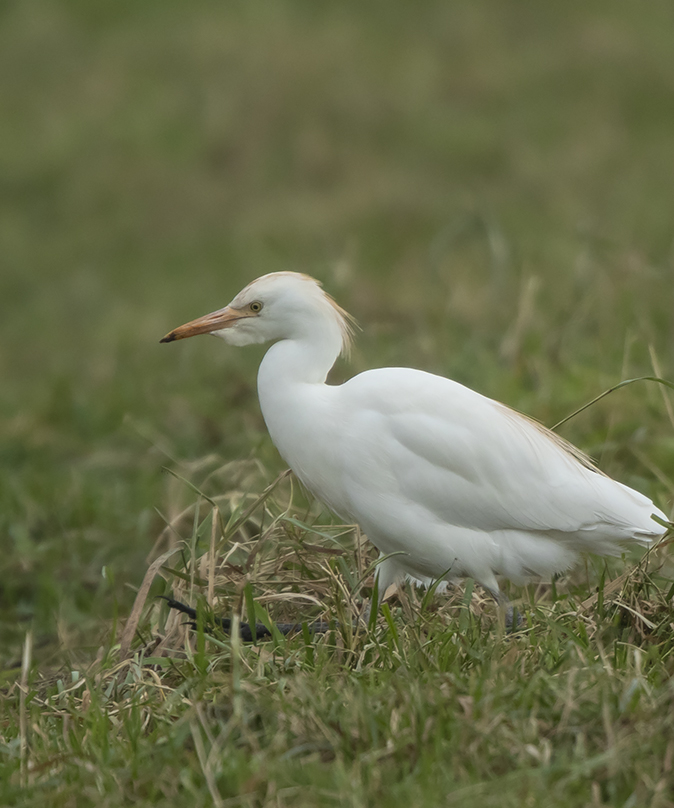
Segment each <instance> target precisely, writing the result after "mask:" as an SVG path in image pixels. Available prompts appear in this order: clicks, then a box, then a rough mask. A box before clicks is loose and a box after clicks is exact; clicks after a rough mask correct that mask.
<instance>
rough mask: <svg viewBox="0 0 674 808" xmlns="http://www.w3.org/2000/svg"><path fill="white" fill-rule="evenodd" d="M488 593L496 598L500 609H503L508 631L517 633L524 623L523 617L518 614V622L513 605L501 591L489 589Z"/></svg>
mask: <svg viewBox="0 0 674 808" xmlns="http://www.w3.org/2000/svg"><path fill="white" fill-rule="evenodd" d="M488 592H489V594H490V595H491V596H492V597H493V598H494V600H495V601H496V603H497V604H498V606H499V608H501V609H503V613H504V616H505V628H506V631H507V632H508V633H510V632H512V631H517V629H518V628H520V626H521V625H522V623H523V622H524V621H523V619H522V615H521V614H520V613H519V612H517V620H515V610H514V609H513V606H512V603H511V602H510V601H509V600H508V598H507V596H506V595H504V594H503V592H501V591H500V590H499V589H489V590H488Z"/></svg>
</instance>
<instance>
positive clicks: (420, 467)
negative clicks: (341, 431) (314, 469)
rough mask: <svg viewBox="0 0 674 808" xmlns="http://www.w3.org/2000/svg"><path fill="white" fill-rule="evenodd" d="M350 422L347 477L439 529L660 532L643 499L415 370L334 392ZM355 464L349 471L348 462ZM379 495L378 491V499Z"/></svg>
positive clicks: (479, 401) (546, 437) (546, 439)
mask: <svg viewBox="0 0 674 808" xmlns="http://www.w3.org/2000/svg"><path fill="white" fill-rule="evenodd" d="M343 389H344V392H345V394H346V396H347V398H348V399H349V400H348V404H349V408H348V409H349V411H350V412H352V413H354V415H353V418H352V421H351V425H352V426H351V429H350V430H347V434H348V435H349V439H347V440H346V441H344V446H343V451H344V452H345V457H346V455H347V454H348V456H349V457H350V469H349V473H350V474H351V475H353V469H354V465H357V466H358V472H357V476H358V484H359V485H360V486H364V487H366V488H367V487H368V486H369V488H370V489H371V490H372V492H373V495H376V494H378V495H379V496H383V495H384V494H385V493H387V494H393V495H396V496H398V497H403V498H405V499H406V500H408V501H409V502H411V503H414V504H415V505H416V506H421V507H423V508H424V509H425V510H426V511H427V512H429V513H430V514H432V515H433V516H434V517H435V518H437V519H438V520H440V521H443V522H446V523H448V524H453V525H458V526H466V527H470V528H473V529H476V530H484V531H487V532H491V531H498V530H524V531H537V532H539V531H555V532H560V533H562V534H574V533H577V532H578V531H597V532H598V533H603V532H606V531H608V535H607V537H606V538H607V539H608V538H609V536H610V535H612V538H613V540H615V539H619V538H621V537H622V536H623V534H624V538H629V537H630V536H632V535H634V534H643V535H649V534H652V535H657V534H658V533H660V532H662V531H661V530H660V529H659V527H658V525H657V524H656V523H655V522H653V521H652V520H651V519H650V514H651V513H654V512H655V513H660V512H659V511H657V509H656V508H655V507H654V506H653V504H652V503H651V502H650V500H648V499H647V498H646V497H644V496H643V495H641V494H639V493H637V492H636V491H633V490H632V489H630V488H627V487H626V486H624V485H622V484H621V483H618V482H616V481H614V480H612V479H610V478H609V477H607V476H605V475H604V474H602V473H601V472H599V471H598V470H597V469H595V468H594V467H593V466H592V464H591V462H590V461H589V460H588V459H587V458H586V457H585V456H584V455H583V454H582V453H581V452H580V451H579V450H577V449H575V447H572V446H570V445H569V444H567V443H566V442H565V441H563V440H561V439H560V438H558V437H557V436H556V435H554V434H553V433H550V432H549V431H548V430H546V429H545V428H544V427H542V426H541V425H539V424H537V423H535V422H533V421H531V420H530V419H528V418H527V417H525V416H522V415H520V414H519V413H516V412H515V411H513V410H510V409H509V408H507V407H505V406H504V405H502V404H499V403H497V402H495V401H492V400H491V399H488V398H486V397H484V396H481V395H480V394H479V393H476V392H474V391H472V390H470V389H468V388H466V387H464V386H463V385H460V384H458V383H456V382H452V381H450V380H448V379H444V378H442V377H439V376H434V375H431V374H428V373H423V372H421V371H414V370H409V369H405V368H390V369H383V370H379V371H368V372H366V373H363V374H360V376H356V377H354V379H352V380H351V381H350V382H348V383H347V384H346V385H343ZM356 457H359V458H360V462H359V463H357V464H354V459H355V458H356ZM384 489H386V490H384Z"/></svg>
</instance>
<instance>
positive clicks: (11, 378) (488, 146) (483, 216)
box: [0, 0, 674, 664]
mask: <svg viewBox="0 0 674 808" xmlns="http://www.w3.org/2000/svg"><path fill="white" fill-rule="evenodd" d="M673 23H674V8H673V7H672V4H671V3H669V2H665V1H664V0H660V1H658V0H652V2H649V3H648V4H641V3H635V2H627V0H611V2H598V1H595V2H575V1H574V0H569V1H568V2H563V3H561V2H548V3H536V2H529V1H528V0H477V1H476V0H454V2H446V0H443V1H442V2H441V1H440V0H437V1H436V2H433V1H432V0H424V2H417V3H406V2H402V1H400V2H388V3H384V2H348V1H347V2H340V3H316V2H311V1H310V0H292V1H291V0H284V1H283V2H274V3H261V2H258V1H253V2H251V1H250V0H245V2H244V0H234V1H233V2H226V3H223V2H215V0H193V2H190V3H182V2H175V0H134V1H133V2H131V0H115V2H110V1H109V0H100V1H99V2H91V0H64V2H48V1H47V0H21V2H6V3H4V4H3V5H2V8H1V11H0V69H1V74H2V76H3V80H2V82H0V172H1V178H0V179H1V189H0V194H1V195H0V206H1V208H0V242H1V250H0V261H1V269H0V273H1V274H0V307H1V316H0V329H1V335H0V374H1V376H0V378H1V379H2V384H1V387H0V417H1V421H0V537H1V539H0V541H1V542H2V553H1V554H0V614H1V616H2V624H3V628H2V636H1V637H0V641H1V650H0V655H1V656H2V661H4V662H5V663H10V664H11V662H13V661H15V660H16V658H17V655H18V649H19V643H20V640H21V637H22V636H23V633H24V632H25V629H26V627H27V626H28V625H29V624H31V623H32V624H34V625H35V628H36V635H37V642H38V648H37V651H36V653H37V654H38V655H39V654H42V655H43V657H48V655H49V653H50V652H51V650H50V649H52V648H56V647H57V645H60V647H70V648H76V649H77V648H84V649H86V648H87V647H88V645H91V646H93V647H95V646H96V644H97V643H98V642H99V641H100V638H101V637H102V636H104V635H105V633H106V632H107V631H108V630H109V625H110V621H111V620H112V618H113V615H114V614H115V613H116V611H117V610H119V611H120V612H121V613H122V614H125V613H126V611H127V610H128V606H129V604H130V602H131V600H132V597H133V590H132V587H133V586H137V585H138V584H139V582H140V580H141V578H142V575H143V572H144V570H145V566H146V564H145V558H146V556H147V554H148V552H149V551H150V550H151V548H152V545H153V543H154V540H155V538H156V536H157V534H158V532H159V530H160V529H161V527H162V525H163V521H162V518H161V516H160V514H159V513H158V512H157V510H160V511H161V510H162V509H164V510H166V509H167V508H170V507H171V502H170V491H169V488H168V487H167V475H166V474H165V473H164V472H163V471H162V469H163V467H164V466H166V465H169V466H171V467H172V468H174V469H177V470H179V471H180V470H181V469H182V470H183V473H186V472H185V470H186V469H187V470H189V468H190V464H192V463H195V462H197V461H198V460H199V458H201V457H203V456H205V455H207V454H211V453H216V454H218V455H220V456H221V457H222V458H223V459H225V460H226V459H236V458H245V457H249V456H251V455H252V454H254V455H256V456H258V457H260V458H262V460H263V461H264V462H265V463H266V464H267V465H268V467H269V469H270V474H271V473H273V472H274V471H275V470H277V469H279V468H281V467H282V464H281V461H280V460H279V459H278V457H277V456H276V455H275V453H274V450H273V447H271V445H270V442H269V439H268V438H267V436H266V434H265V430H264V425H263V423H262V420H261V417H260V415H259V411H258V408H257V400H256V394H255V372H256V366H257V361H258V359H259V357H260V356H261V349H260V350H258V349H255V348H254V349H247V350H241V351H237V350H236V349H232V348H227V347H226V346H224V345H223V344H222V343H220V341H216V340H208V339H205V338H204V339H199V340H191V341H189V342H188V343H184V344H183V343H181V344H178V345H171V346H167V345H160V344H159V338H160V337H161V336H162V335H163V334H164V333H166V332H167V331H168V330H169V329H171V328H172V327H174V326H176V325H178V324H180V323H182V322H184V321H186V320H188V319H192V318H193V317H196V316H198V315H200V314H203V313H206V312H207V311H210V310H212V309H214V308H218V307H220V306H222V305H224V304H225V303H227V302H228V301H229V300H230V299H231V298H232V297H233V296H234V294H235V293H236V292H237V291H238V290H239V289H240V288H241V287H242V286H243V285H245V284H246V283H247V282H249V281H250V280H252V279H253V278H254V277H256V276H258V275H261V274H263V273H266V272H272V271H276V270H286V269H292V270H298V271H302V272H307V273H309V274H312V275H314V276H316V277H319V278H320V279H322V280H323V281H324V283H325V285H326V288H327V289H328V291H330V292H331V293H332V294H333V295H335V296H336V297H337V298H338V300H339V302H340V303H341V304H342V305H344V306H345V307H346V308H347V309H349V310H350V311H351V312H352V313H353V314H354V315H355V316H356V317H357V318H358V319H359V321H360V322H361V324H362V326H363V332H362V334H360V336H359V339H358V342H357V348H356V352H355V354H354V356H353V358H352V361H351V364H350V365H346V364H344V363H342V364H340V366H339V367H338V368H337V369H336V371H335V376H334V378H335V379H336V380H339V379H340V378H344V377H345V376H347V375H348V374H350V373H352V372H355V371H358V370H362V369H365V368H367V367H372V366H377V365H393V364H399V365H413V366H417V367H422V368H425V369H428V370H431V371H434V372H438V373H442V374H446V375H451V376H452V377H454V378H456V379H458V380H459V381H462V382H464V383H466V384H469V385H470V386H472V387H475V388H476V389H478V390H480V391H481V392H484V393H486V394H488V395H491V396H494V397H496V398H499V399H501V400H504V401H506V402H507V403H509V404H510V405H512V406H514V407H517V408H519V409H522V410H524V411H526V412H528V413H529V414H531V415H534V416H535V417H537V418H539V419H541V420H543V421H544V422H545V423H548V424H552V423H554V422H555V421H556V420H558V419H559V418H561V417H563V416H564V415H566V414H568V413H569V412H571V411H572V410H573V409H575V408H576V407H577V406H579V405H581V404H582V403H584V402H585V401H587V400H589V399H590V398H592V397H593V396H594V395H596V394H597V393H599V392H601V390H602V389H604V388H605V387H608V386H609V385H611V384H613V383H615V382H616V381H618V380H620V378H627V377H630V376H637V375H641V374H644V373H650V372H652V370H653V357H656V359H657V361H658V362H659V365H660V367H661V370H662V373H663V375H665V376H669V377H670V378H671V376H672V360H673V358H674V357H673V355H672V354H673V345H674V324H673V318H672V311H673V310H674V285H673V283H672V280H673V278H672V274H673V266H672V264H673V261H674V250H673V247H674V225H673V220H672V211H673V209H674V208H673V202H674V182H673V177H672V174H673V169H674V136H673V134H674V25H673ZM563 433H564V435H565V436H566V437H569V438H570V439H572V440H573V441H575V442H577V443H579V444H580V445H581V446H582V447H583V448H584V449H586V450H587V451H589V452H591V453H593V455H594V456H595V457H597V458H598V459H600V461H601V465H602V467H603V468H604V469H605V470H606V471H608V472H609V473H611V474H614V475H616V476H618V477H619V478H620V479H621V480H623V481H625V482H627V483H629V484H631V485H634V486H636V487H638V488H640V489H641V490H642V491H645V492H646V493H648V494H650V495H651V496H653V497H655V498H656V500H657V501H658V503H659V504H660V505H661V506H662V507H664V508H665V509H666V510H668V511H669V509H670V508H671V498H672V489H673V485H672V482H671V481H672V480H673V479H674V439H673V434H674V425H673V424H672V423H671V422H670V420H669V417H668V413H667V410H666V407H665V403H664V401H663V397H662V393H661V390H660V389H658V388H657V387H655V386H651V387H649V386H647V385H635V386H633V387H631V388H628V389H626V390H623V391H620V392H619V393H617V394H615V395H614V396H612V397H609V398H608V399H606V400H604V401H603V402H602V403H601V404H599V405H598V406H596V407H594V408H592V409H591V410H590V411H588V412H586V413H584V414H583V415H582V416H580V417H579V418H577V419H575V420H574V421H572V422H571V423H569V424H568V425H566V426H565V427H564V429H563ZM103 570H105V574H103Z"/></svg>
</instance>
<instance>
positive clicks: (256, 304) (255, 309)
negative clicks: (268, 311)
mask: <svg viewBox="0 0 674 808" xmlns="http://www.w3.org/2000/svg"><path fill="white" fill-rule="evenodd" d="M249 308H250V310H251V311H252V312H255V314H257V313H258V311H262V303H260V301H259V300H254V301H253V302H252V303H251V304H250V306H249Z"/></svg>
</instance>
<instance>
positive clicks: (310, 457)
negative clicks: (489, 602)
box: [161, 272, 666, 599]
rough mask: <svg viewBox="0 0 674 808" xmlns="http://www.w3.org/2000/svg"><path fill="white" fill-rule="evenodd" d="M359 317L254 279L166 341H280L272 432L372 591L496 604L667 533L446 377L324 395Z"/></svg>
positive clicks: (417, 377) (400, 375) (292, 281)
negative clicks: (399, 590) (588, 559)
mask: <svg viewBox="0 0 674 808" xmlns="http://www.w3.org/2000/svg"><path fill="white" fill-rule="evenodd" d="M351 325H352V320H351V318H350V317H349V315H348V314H347V313H346V312H345V311H344V310H343V309H341V308H340V307H339V306H338V305H337V303H335V301H334V300H333V299H332V298H331V297H330V296H329V295H327V294H326V293H325V292H324V291H323V289H322V288H321V285H320V284H319V283H318V282H317V281H316V280H314V279H313V278H310V277H308V276H307V275H301V274H298V273H295V272H276V273H272V274H270V275H264V276H263V277H261V278H258V279H257V280H254V281H253V282H252V283H250V284H249V285H248V286H246V288H245V289H244V290H243V291H241V292H239V294H238V295H237V296H236V297H235V298H234V300H233V301H232V302H231V303H230V304H229V306H226V307H225V308H223V309H219V310H218V311H215V312H213V313H212V314H207V315H205V316H204V317H200V318H199V319H197V320H193V321H192V322H189V323H187V324H185V325H182V326H180V327H179V328H176V329H175V330H174V331H171V332H170V333H169V334H167V335H166V336H165V337H164V338H163V339H162V340H161V341H162V342H172V341H173V340H178V339H184V338H185V337H191V336H193V335H195V334H213V335H215V336H217V337H221V338H222V339H224V340H225V342H227V343H229V344H230V345H249V344H252V343H261V342H273V343H274V344H273V345H272V346H271V347H270V348H269V350H268V351H267V353H266V354H265V356H264V358H263V360H262V363H261V364H260V368H259V372H258V377H257V385H258V395H259V399H260V407H261V409H262V415H263V416H264V420H265V423H266V425H267V428H268V430H269V434H270V435H271V438H272V440H273V442H274V444H275V445H276V447H277V449H278V450H279V452H280V453H281V455H282V457H283V458H284V460H285V461H286V462H287V463H288V465H289V466H290V467H291V469H292V470H293V472H294V473H295V475H296V476H297V477H298V478H299V480H300V481H301V482H302V483H303V484H304V486H306V488H307V489H308V490H309V491H311V492H312V493H313V494H314V495H315V496H316V497H318V499H320V500H322V501H323V502H324V503H325V504H326V505H327V506H328V507H329V508H330V509H331V510H332V511H334V513H336V514H337V515H338V516H340V517H341V518H342V519H344V520H347V521H349V522H356V523H358V524H359V525H360V527H361V528H362V529H363V531H364V532H365V534H366V535H367V536H368V538H369V539H370V541H371V542H372V543H373V544H374V545H375V547H376V548H377V549H378V550H379V552H380V554H381V555H382V557H383V560H382V561H381V563H380V564H379V565H378V567H377V575H378V588H379V593H380V594H383V593H384V592H385V591H386V589H387V588H388V587H389V585H390V584H392V583H397V582H399V581H400V580H401V579H402V578H404V577H405V576H407V577H408V578H410V579H412V580H414V581H417V582H420V583H422V584H425V585H428V584H429V583H430V582H431V581H436V580H438V579H443V580H446V581H454V580H456V579H458V578H463V577H470V578H473V579H474V580H475V581H477V582H478V583H480V584H481V585H482V586H483V587H485V588H486V589H487V590H489V591H490V592H491V593H492V594H493V595H494V597H496V598H497V599H498V598H499V586H498V583H497V576H503V577H505V578H508V579H510V580H512V581H514V582H518V583H519V582H523V581H524V580H526V579H528V578H529V577H531V576H548V575H550V574H552V573H556V572H561V571H563V570H566V569H568V568H569V567H570V566H571V565H572V564H573V562H574V561H575V560H576V558H577V557H578V554H579V553H580V552H583V551H586V552H591V553H597V554H599V555H614V554H618V553H619V552H620V547H621V544H622V543H624V542H628V541H636V542H639V543H641V544H645V545H648V544H650V543H651V542H652V541H653V540H654V539H656V538H657V537H659V536H661V535H662V534H663V533H664V532H665V528H664V527H662V526H661V525H660V524H658V523H657V522H656V521H655V520H654V519H652V518H651V517H652V516H653V515H655V516H657V517H659V518H660V519H663V520H665V519H666V517H665V515H664V513H663V512H662V511H661V510H659V509H658V508H656V507H655V505H654V504H653V503H652V502H651V500H650V499H648V497H645V496H643V495H642V494H640V493H638V492H637V491H634V490H632V489H631V488H628V487H627V486H626V485H623V484H622V483H619V482H616V481H615V480H612V479H611V478H610V477H608V476H606V475H605V474H603V473H602V472H601V471H599V470H598V469H597V468H595V466H594V465H593V464H592V463H591V461H590V460H589V459H588V458H587V457H586V456H585V455H584V454H583V453H582V452H581V451H579V450H578V449H576V448H575V447H574V446H572V445H571V444H569V443H567V442H566V441H564V440H563V439H562V438H560V437H558V436H557V435H555V434H554V433H553V432H550V431H549V430H548V429H546V428H545V427H543V426H542V425H540V424H539V423H537V422H536V421H533V420H531V419H529V418H527V417H526V416H524V415H521V414H520V413H518V412H515V411H514V410H512V409H510V408H509V407H507V406H505V405H504V404H500V403H498V402H497V401H493V400H492V399H489V398H486V397H485V396H482V395H480V394H479V393H476V392H475V391H473V390H470V389H468V388H467V387H464V386H463V385H461V384H458V383H457V382H455V381H451V380H450V379H445V378H442V377H440V376H434V375H432V374H431V373H425V372H424V371H421V370H413V369H411V368H380V369H377V370H368V371H365V372H364V373H360V374H358V375H357V376H354V377H353V378H352V379H349V381H347V382H345V383H344V384H341V385H330V384H326V382H325V380H326V376H327V374H328V372H329V370H330V368H331V367H332V366H333V364H334V362H335V360H336V359H337V357H338V356H339V355H340V353H342V352H343V351H344V350H345V348H347V347H348V345H349V342H350V338H351V332H352V328H351Z"/></svg>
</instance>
